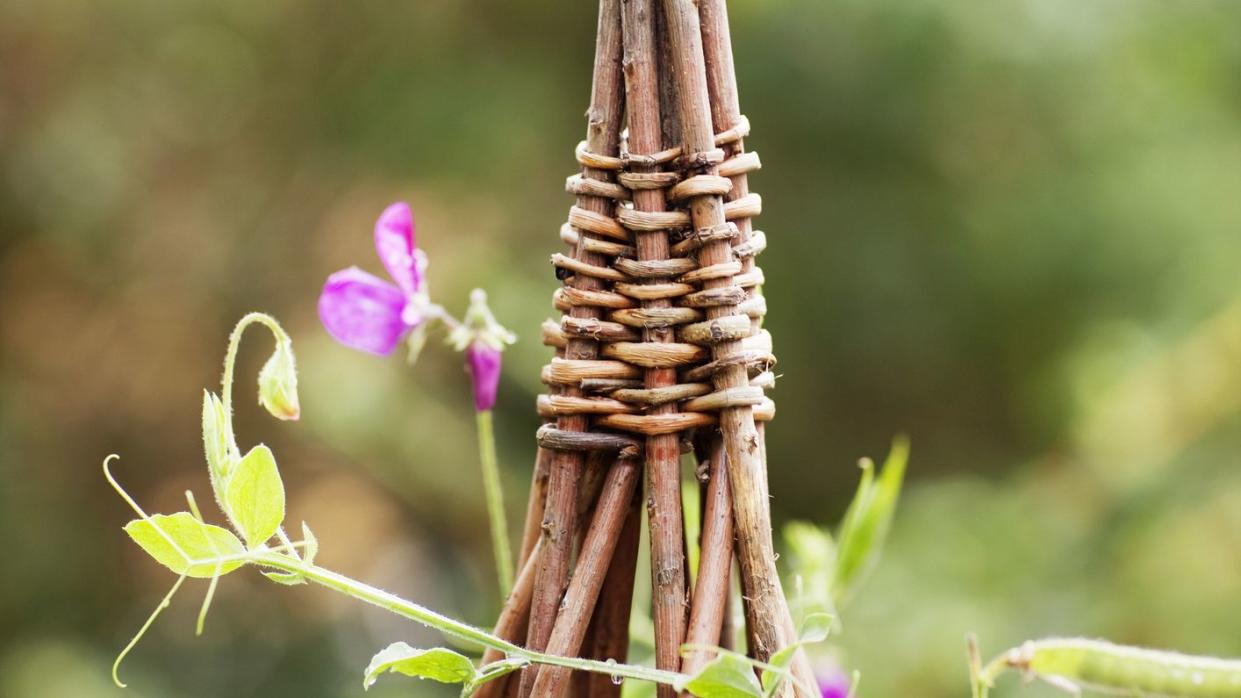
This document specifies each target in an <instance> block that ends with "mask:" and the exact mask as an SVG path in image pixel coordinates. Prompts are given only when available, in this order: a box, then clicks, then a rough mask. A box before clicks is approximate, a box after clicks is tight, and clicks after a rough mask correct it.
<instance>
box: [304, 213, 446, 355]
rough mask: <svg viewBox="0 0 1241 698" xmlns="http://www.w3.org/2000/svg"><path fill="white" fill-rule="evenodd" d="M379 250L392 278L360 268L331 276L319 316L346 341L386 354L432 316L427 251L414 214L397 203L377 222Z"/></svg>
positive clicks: (323, 293) (321, 302) (348, 343)
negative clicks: (426, 279)
mask: <svg viewBox="0 0 1241 698" xmlns="http://www.w3.org/2000/svg"><path fill="white" fill-rule="evenodd" d="M375 251H376V252H378V253H379V260H380V261H381V262H383V265H384V268H385V269H387V270H388V275H389V276H390V277H392V281H394V282H395V283H392V282H390V281H386V280H384V279H381V278H379V277H377V276H375V275H374V274H370V273H368V272H365V271H362V270H361V269H359V268H357V267H349V268H348V269H342V270H340V271H338V272H336V273H335V274H332V275H331V276H329V277H328V279H327V283H325V284H324V285H323V292H322V293H321V294H320V296H319V319H320V320H321V321H322V322H323V326H324V327H325V328H327V331H328V334H330V335H332V337H333V338H335V339H336V341H338V342H340V343H341V344H344V345H345V346H348V347H352V348H354V349H359V350H361V351H365V352H369V353H371V354H378V355H380V356H386V355H388V354H391V353H392V350H393V349H395V348H396V346H397V345H398V344H400V343H401V340H403V339H405V337H407V336H408V335H409V333H410V332H411V331H412V330H413V329H414V328H416V327H418V326H419V325H421V324H422V323H423V322H424V321H425V320H426V319H427V318H426V313H425V311H426V310H427V308H428V301H427V298H426V293H425V292H424V289H423V272H424V271H425V270H426V266H427V261H426V255H424V254H423V252H422V250H419V249H418V248H417V246H416V245H415V243H414V215H413V212H412V211H410V208H409V204H407V203H405V202H403V201H402V202H397V203H395V204H392V205H391V206H389V207H388V208H386V209H384V212H383V213H382V214H380V216H379V220H377V221H375Z"/></svg>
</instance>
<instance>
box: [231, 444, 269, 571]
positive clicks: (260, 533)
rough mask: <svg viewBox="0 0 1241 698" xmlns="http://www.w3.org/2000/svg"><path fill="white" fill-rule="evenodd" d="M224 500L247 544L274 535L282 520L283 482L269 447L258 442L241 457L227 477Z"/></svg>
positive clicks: (262, 540)
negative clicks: (230, 474)
mask: <svg viewBox="0 0 1241 698" xmlns="http://www.w3.org/2000/svg"><path fill="white" fill-rule="evenodd" d="M224 503H225V506H227V507H228V513H229V516H230V517H231V518H232V520H233V523H235V524H237V528H239V529H240V530H241V535H242V537H243V538H245V539H246V545H248V546H249V547H251V548H254V547H256V546H258V545H260V544H262V543H264V542H266V541H267V539H269V538H271V537H272V536H274V535H276V529H278V528H280V524H281V523H282V522H283V521H284V483H283V482H281V481H280V471H279V470H277V469H276V459H275V457H273V456H272V453H271V449H269V448H267V447H266V446H263V445H262V444H260V445H258V446H255V447H254V448H252V449H250V452H249V453H247V454H246V456H245V458H242V459H241V462H240V463H238V464H237V468H236V470H235V471H234V472H233V474H232V476H231V477H230V478H229V480H228V487H227V491H226V494H225V497H224Z"/></svg>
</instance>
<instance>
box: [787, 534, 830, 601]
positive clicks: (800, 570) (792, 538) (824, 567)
mask: <svg viewBox="0 0 1241 698" xmlns="http://www.w3.org/2000/svg"><path fill="white" fill-rule="evenodd" d="M784 544H785V547H786V548H787V549H788V553H789V554H788V556H787V557H786V558H785V559H786V560H787V561H788V562H787V564H788V571H789V574H790V575H791V579H792V583H791V584H790V585H789V588H790V589H792V590H793V593H792V594H791V598H790V599H789V602H790V605H791V606H792V610H793V617H794V618H798V617H802V616H806V615H810V614H815V613H827V614H829V615H835V611H836V608H835V603H834V602H833V598H832V573H833V570H834V569H835V566H836V544H835V543H834V542H833V541H832V536H831V534H830V533H828V532H827V531H826V530H824V529H823V528H822V527H820V526H816V525H814V524H811V523H807V522H804V521H793V522H791V523H789V524H787V525H786V526H785V527H784Z"/></svg>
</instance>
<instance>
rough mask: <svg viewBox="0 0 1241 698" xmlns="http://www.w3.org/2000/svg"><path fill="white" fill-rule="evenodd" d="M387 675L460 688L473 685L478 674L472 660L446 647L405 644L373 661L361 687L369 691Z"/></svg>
mask: <svg viewBox="0 0 1241 698" xmlns="http://www.w3.org/2000/svg"><path fill="white" fill-rule="evenodd" d="M387 671H394V672H399V673H402V674H405V675H406V676H415V677H417V678H420V679H431V680H432V681H439V682H440V683H461V684H464V683H469V682H471V681H473V680H474V678H475V676H477V674H478V672H477V671H475V669H474V663H473V662H471V661H470V660H469V658H467V657H466V656H465V655H462V654H457V653H456V652H453V651H452V650H449V649H444V648H443V647H435V648H433V649H429V650H420V649H414V648H413V647H410V646H409V645H407V644H405V643H404V642H394V643H392V644H391V645H388V646H387V647H385V648H384V649H382V650H380V651H379V653H378V654H376V655H375V656H374V657H372V658H371V663H370V665H369V666H367V667H366V674H365V676H364V677H363V678H362V687H363V688H370V687H371V686H372V685H373V684H374V683H375V680H376V679H378V678H379V675H380V674H382V673H384V672H387Z"/></svg>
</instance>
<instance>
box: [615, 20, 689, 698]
mask: <svg viewBox="0 0 1241 698" xmlns="http://www.w3.org/2000/svg"><path fill="white" fill-rule="evenodd" d="M654 21H655V13H654V11H653V2H652V0H625V2H624V8H623V12H622V17H621V24H622V28H623V33H624V46H625V49H624V71H625V97H626V102H625V103H626V111H627V113H628V117H629V150H630V152H631V153H633V154H634V156H635V157H634V164H633V165H632V166H631V167H630V170H631V171H632V172H635V173H639V174H641V173H651V172H656V171H658V169H659V167H658V166H657V165H654V164H652V165H639V164H637V162H638V160H639V158H640V157H641V156H643V155H651V154H654V153H657V152H659V151H661V150H663V141H662V137H661V133H660V131H661V123H660V113H659V67H658V65H657V64H656V57H657V49H656V43H655V24H654ZM664 197H665V193H664V191H663V189H637V190H635V191H634V192H633V206H634V210H636V211H640V212H653V213H661V212H663V211H664V207H665V204H664ZM634 235H635V237H636V240H635V243H636V245H635V246H636V249H637V255H638V260H639V261H649V260H664V259H667V258H668V254H669V253H668V248H669V245H668V231H667V230H656V231H641V232H638V231H635V233H634ZM663 281H666V280H665V279H659V278H655V279H647V280H644V285H651V284H658V283H661V282H663ZM642 307H643V308H657V309H662V308H670V307H672V302H671V300H668V299H666V298H657V299H651V300H644V301H642ZM643 335H644V337H643V338H644V340H645V341H646V342H659V343H670V342H674V341H675V336H674V333H673V329H672V328H671V327H661V328H646V329H644V330H643ZM676 382H677V374H676V369H674V368H649V369H647V370H646V371H645V375H644V383H645V386H646V387H647V388H648V389H649V388H663V387H667V386H671V385H675V384H676ZM676 412H677V405H676V403H675V402H669V403H667V404H663V405H658V406H656V407H653V408H651V409H650V410H649V412H648V413H649V414H652V415H665V414H674V413H676ZM680 465H681V447H680V438H679V436H678V435H677V434H675V433H673V434H659V435H656V436H649V437H647V439H646V506H647V518H648V521H649V522H650V540H651V589H652V593H651V597H652V604H651V605H652V610H653V614H654V619H655V666H656V667H658V668H660V669H667V670H670V671H675V670H676V669H677V668H679V667H680V664H681V658H680V647H681V645H682V643H683V642H684V641H685V622H686V620H685V619H686V610H687V609H686V606H687V604H686V586H687V583H686V577H687V574H686V566H687V563H686V553H685V526H684V518H683V513H682V511H681V467H680ZM658 694H659V696H660V698H671V697H672V696H675V695H676V692H675V691H674V690H673V689H672V687H671V686H660V687H659V690H658Z"/></svg>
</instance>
